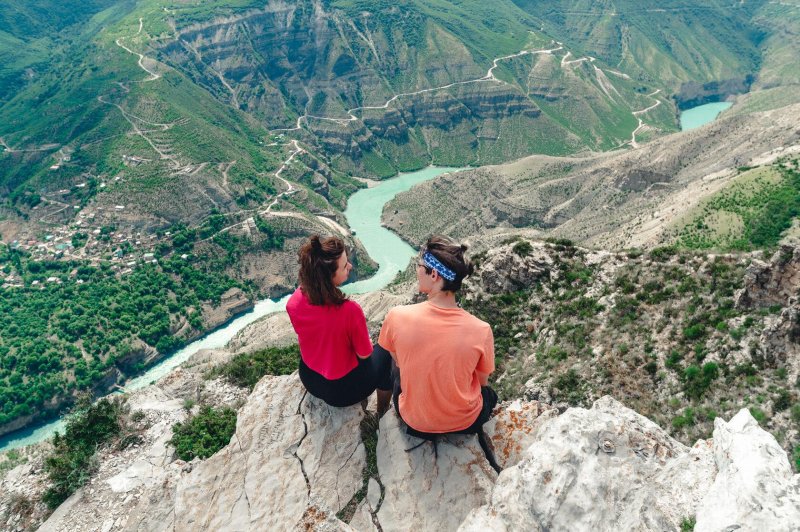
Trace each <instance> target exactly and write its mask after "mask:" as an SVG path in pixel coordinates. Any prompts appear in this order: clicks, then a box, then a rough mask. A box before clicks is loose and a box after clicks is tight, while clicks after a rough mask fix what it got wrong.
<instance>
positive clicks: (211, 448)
mask: <svg viewBox="0 0 800 532" xmlns="http://www.w3.org/2000/svg"><path fill="white" fill-rule="evenodd" d="M235 431H236V412H235V411H234V410H233V409H231V408H228V407H223V408H213V407H211V406H208V405H204V406H201V407H200V411H199V412H198V413H197V414H196V415H194V416H192V417H190V418H189V419H188V420H187V421H186V422H184V423H176V424H175V426H174V427H172V439H170V440H169V442H168V443H169V444H170V445H172V446H173V447H175V451H176V452H177V453H178V457H179V458H180V459H181V460H185V461H187V462H189V461H191V460H193V459H194V458H200V459H205V458H208V457H209V456H212V455H213V454H215V453H216V452H217V451H219V450H220V449H222V448H223V447H225V446H226V445H228V443H229V442H230V441H231V437H232V436H233V433H234V432H235Z"/></svg>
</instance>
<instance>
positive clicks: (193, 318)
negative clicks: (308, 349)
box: [0, 247, 248, 424]
mask: <svg viewBox="0 0 800 532" xmlns="http://www.w3.org/2000/svg"><path fill="white" fill-rule="evenodd" d="M4 266H7V267H9V270H10V271H13V272H14V273H15V274H17V275H18V276H19V277H20V278H21V279H22V281H23V282H24V286H23V287H21V288H5V289H4V288H0V315H1V316H3V319H2V320H0V424H3V423H7V422H9V421H11V420H13V419H16V418H18V417H22V416H27V415H41V414H45V413H47V409H48V408H52V405H53V401H56V404H58V403H60V402H67V403H68V402H69V401H70V400H71V398H72V397H74V395H75V393H76V392H79V391H84V390H96V387H97V386H98V385H99V383H100V382H101V381H104V380H106V379H108V378H109V377H110V376H112V377H113V371H114V368H117V369H119V370H121V371H122V372H123V373H126V374H128V375H131V374H134V373H136V372H138V371H139V370H141V369H142V368H141V365H142V364H141V362H142V360H143V356H142V355H141V354H140V353H141V352H142V351H141V348H140V347H137V346H139V345H141V342H144V343H146V344H149V345H151V346H153V347H155V348H156V349H158V350H159V352H161V353H168V352H170V351H172V350H174V349H176V348H178V347H180V346H182V345H183V340H182V339H181V338H178V337H176V336H174V335H173V333H172V331H173V323H174V321H175V319H176V318H177V317H178V316H183V317H185V318H187V319H188V321H189V322H190V323H191V324H192V325H193V326H194V328H195V329H196V330H197V332H200V331H201V330H202V321H201V320H200V315H199V310H200V309H201V306H202V305H203V304H206V303H207V304H214V303H218V302H219V300H220V297H221V295H222V294H223V293H224V292H225V291H226V290H228V289H229V288H232V287H241V288H245V289H248V287H247V286H246V285H244V284H242V283H240V282H238V281H235V280H233V279H232V278H230V277H228V276H226V275H224V274H221V273H220V272H217V271H213V270H203V269H200V268H198V267H196V266H195V265H192V264H191V263H188V262H187V261H185V260H182V259H180V258H179V257H177V256H176V255H173V256H172V257H170V258H168V259H165V260H162V262H161V263H160V264H158V265H153V264H145V265H140V266H138V267H137V268H136V269H135V270H133V271H132V272H131V273H129V274H128V275H125V276H122V277H118V276H117V275H116V274H115V273H114V272H113V271H112V270H111V268H110V267H109V266H108V265H105V264H103V265H101V266H99V267H95V266H91V265H89V264H86V263H81V262H75V261H33V260H31V259H30V257H29V256H27V255H26V254H25V253H24V252H21V251H17V250H10V249H8V248H4V247H0V268H2V267H4ZM50 278H54V279H55V281H54V282H48V279H50ZM137 353H139V354H137ZM106 385H108V383H107V384H106Z"/></svg>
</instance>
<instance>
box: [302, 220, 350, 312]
mask: <svg viewBox="0 0 800 532" xmlns="http://www.w3.org/2000/svg"><path fill="white" fill-rule="evenodd" d="M344 252H345V247H344V242H342V239H340V238H337V237H335V236H331V237H328V238H320V237H319V235H311V237H309V239H308V241H307V242H306V243H305V244H303V245H302V246H301V247H300V251H299V252H298V253H297V261H298V262H299V263H300V274H299V278H300V288H301V289H302V290H303V293H304V294H305V295H306V297H307V298H308V300H309V301H310V302H311V304H312V305H341V304H342V303H344V302H345V301H346V300H347V296H345V295H344V293H343V292H342V291H341V290H339V287H337V286H335V285H334V284H333V274H334V273H336V268H337V267H338V262H339V257H341V256H342V253H344Z"/></svg>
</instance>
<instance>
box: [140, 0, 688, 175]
mask: <svg viewBox="0 0 800 532" xmlns="http://www.w3.org/2000/svg"><path fill="white" fill-rule="evenodd" d="M431 9H432V8H431V6H428V5H427V4H426V3H420V4H419V5H409V6H407V9H403V10H400V9H397V8H396V7H394V6H391V7H390V6H384V5H382V4H377V5H364V6H361V8H360V9H353V6H350V5H346V4H341V5H340V3H338V2H332V3H328V2H299V3H294V4H288V3H285V2H270V3H268V4H267V6H265V7H263V8H260V9H255V8H254V9H249V10H244V11H240V12H236V13H233V14H231V15H229V16H218V17H207V18H206V19H205V20H200V21H197V20H195V18H196V17H195V18H188V19H187V18H182V17H180V16H175V17H174V19H172V21H171V24H172V25H173V27H174V36H173V37H174V39H169V40H165V41H163V42H161V43H158V44H154V46H156V47H157V49H158V51H159V54H160V57H161V59H162V60H163V61H164V62H165V63H167V64H169V65H171V66H173V67H174V68H176V69H177V70H179V71H181V72H183V73H185V74H186V75H188V76H189V77H190V78H191V79H193V80H194V81H195V82H196V83H198V84H200V85H202V86H203V87H205V88H206V89H208V90H209V91H211V92H212V93H213V94H214V95H215V96H216V97H217V98H218V99H219V100H221V101H223V102H225V103H228V104H230V105H233V106H234V107H237V108H239V109H241V110H242V111H245V112H247V113H248V114H250V115H251V116H254V117H256V118H258V119H259V120H260V121H261V122H262V123H264V124H265V125H266V126H267V127H269V128H271V129H273V130H276V131H297V132H299V131H300V130H301V129H302V130H305V131H306V132H308V133H311V134H312V135H313V140H314V141H315V143H316V145H317V147H318V148H320V149H321V150H322V151H323V152H324V153H326V154H329V155H333V156H334V157H333V159H334V161H335V164H336V165H337V167H338V168H340V169H342V170H345V171H349V172H358V173H362V174H367V175H373V176H374V175H378V176H384V175H391V174H392V173H394V172H395V171H397V170H398V169H409V168H418V167H420V166H424V165H425V164H428V163H430V162H437V163H439V164H454V165H455V164H460V165H463V164H465V163H472V164H477V163H479V162H480V163H487V162H488V163H493V162H500V161H504V160H509V159H513V158H517V157H520V156H523V155H524V154H526V153H530V152H531V151H532V150H533V151H536V152H541V153H565V152H570V151H575V150H577V149H579V148H580V146H590V147H592V148H608V147H612V146H615V145H619V144H620V143H622V142H624V141H625V136H626V135H627V132H626V133H623V131H626V130H632V129H633V128H635V127H636V121H635V119H634V118H633V115H632V114H631V112H632V111H633V110H635V109H636V108H637V106H639V105H640V104H641V107H646V106H647V105H651V104H652V101H651V100H649V99H647V98H646V97H645V96H644V94H642V93H640V92H637V91H641V87H639V86H638V85H636V84H635V83H634V82H633V81H632V80H631V79H630V77H627V76H616V77H614V79H613V80H610V79H609V78H607V77H606V76H605V74H604V73H603V71H602V70H601V69H600V68H598V67H597V65H595V64H594V61H595V60H594V59H593V58H588V57H583V58H580V57H577V56H572V55H571V53H570V52H568V51H567V50H566V49H565V48H564V47H563V46H562V45H561V44H560V43H556V42H555V41H552V40H550V39H548V38H546V37H544V36H543V35H538V34H534V33H531V34H530V35H529V36H528V37H525V36H524V35H525V31H524V30H523V32H522V33H520V30H521V29H522V26H520V22H521V21H524V20H523V19H524V18H525V15H524V13H522V12H521V11H518V10H516V8H514V7H513V6H512V5H511V4H510V3H509V4H507V3H503V4H502V5H500V6H498V7H497V9H496V12H495V13H493V14H492V18H494V19H496V20H468V21H466V22H464V21H462V22H456V21H455V20H453V19H452V16H453V14H452V13H447V12H446V11H444V12H438V11H435V12H434V11H431ZM454 9H457V10H462V9H464V8H463V7H462V6H459V7H456V8H454ZM470 9H478V10H480V9H479V8H470ZM474 15H475V13H472V12H469V13H466V12H465V13H464V14H463V16H464V17H472V16H474ZM513 17H521V19H520V20H513ZM465 26H475V31H472V32H466V31H464V28H465ZM478 27H480V29H478ZM503 29H505V33H503V31H501V30H503ZM480 32H484V33H485V35H480ZM488 35H495V37H496V42H494V43H492V42H491V41H490V40H489V39H488V38H487V36H488ZM509 35H510V37H509ZM540 104H541V105H546V106H547V107H548V108H547V109H546V110H543V109H542V108H540ZM665 107H666V106H665ZM656 121H657V122H659V123H661V124H662V125H663V126H665V127H670V126H669V125H668V124H670V123H671V122H672V119H671V118H669V117H668V114H667V115H664V116H661V117H659V118H657V119H656ZM342 156H344V157H342ZM340 159H343V160H340Z"/></svg>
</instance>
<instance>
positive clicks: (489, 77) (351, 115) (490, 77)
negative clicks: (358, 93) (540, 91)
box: [271, 43, 563, 133]
mask: <svg viewBox="0 0 800 532" xmlns="http://www.w3.org/2000/svg"><path fill="white" fill-rule="evenodd" d="M556 44H558V47H556V48H544V49H541V50H522V51H520V52H517V53H515V54H510V55H504V56H501V57H497V58H495V59H494V60H493V61H492V66H491V67H490V68H489V70H488V71H487V72H486V75H485V76H483V77H481V78H475V79H468V80H464V81H455V82H453V83H448V84H446V85H441V86H438V87H431V88H428V89H422V90H418V91H414V92H402V93H399V94H395V95H394V96H392V97H391V98H389V99H388V100H387V101H386V102H384V103H383V104H382V105H367V106H362V107H353V108H352V109H348V110H347V114H348V117H347V118H337V117H329V116H315V115H309V114H303V115H301V116H299V117H298V118H297V122H296V123H295V127H293V128H278V129H273V130H271V133H278V132H289V131H298V130H300V129H302V124H303V122H305V123H306V124H308V119H309V118H310V119H313V120H322V121H327V122H334V123H337V124H340V125H343V126H345V125H347V124H349V123H351V122H356V121H358V117H357V116H356V115H355V113H356V112H358V111H370V110H381V109H388V108H389V106H390V105H391V104H392V102H395V101H397V100H398V99H399V98H402V97H406V96H417V95H420V94H427V93H429V92H436V91H440V90H445V89H449V88H452V87H456V86H458V85H468V84H472V83H482V82H486V81H492V82H495V83H505V81H503V80H501V79H498V78H497V77H496V76H495V75H494V70H495V69H496V68H497V66H498V63H499V62H500V61H504V60H506V59H513V58H515V57H521V56H524V55H535V54H552V53H553V52H555V51H557V50H561V49H563V46H562V45H561V43H556Z"/></svg>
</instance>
